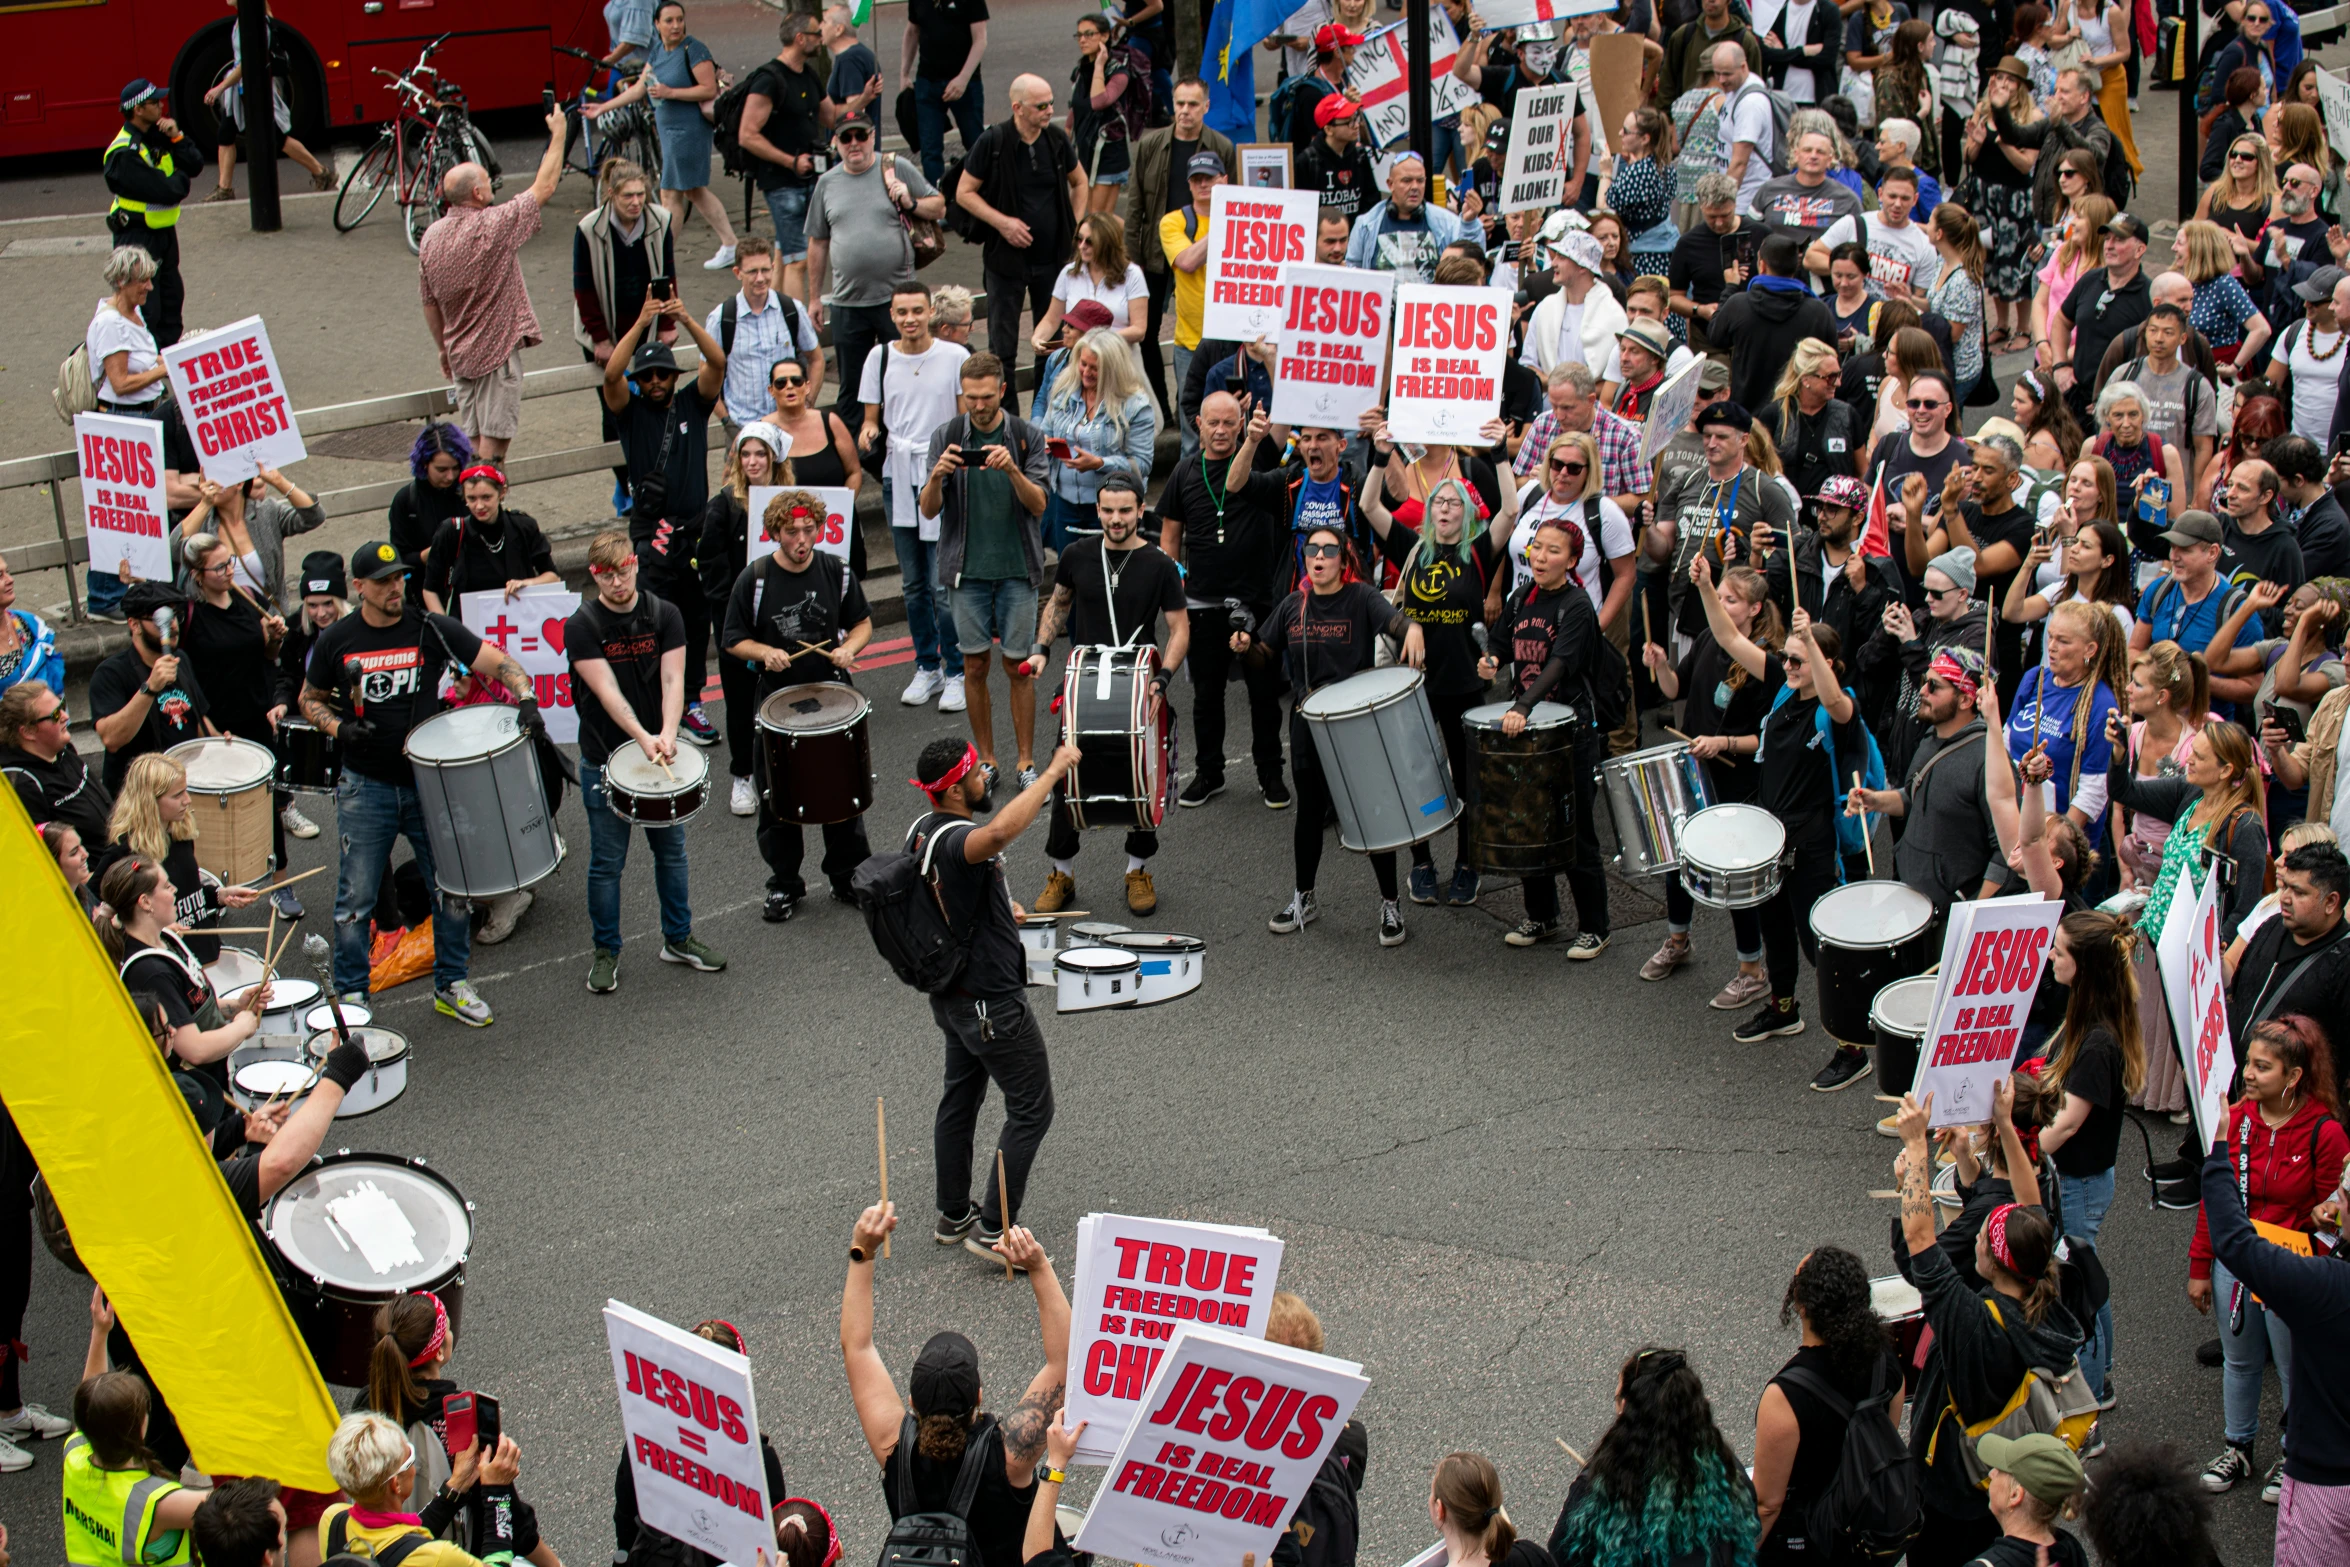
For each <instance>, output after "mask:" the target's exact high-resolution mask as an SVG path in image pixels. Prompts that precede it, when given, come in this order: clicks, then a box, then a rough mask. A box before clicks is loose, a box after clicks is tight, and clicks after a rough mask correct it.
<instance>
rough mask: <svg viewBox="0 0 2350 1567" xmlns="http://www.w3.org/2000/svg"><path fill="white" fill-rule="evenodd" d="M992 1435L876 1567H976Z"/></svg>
mask: <svg viewBox="0 0 2350 1567" xmlns="http://www.w3.org/2000/svg"><path fill="white" fill-rule="evenodd" d="M916 825H920V824H919V823H917V824H916ZM876 858H879V856H876ZM865 863H866V864H867V865H871V864H872V863H873V861H872V860H867V861H866V862H865ZM859 874H860V875H862V874H863V872H862V871H860V872H859ZM994 1430H995V1422H994V1421H993V1420H992V1419H989V1420H982V1421H980V1422H979V1423H978V1424H977V1425H975V1426H973V1427H972V1430H971V1436H970V1439H969V1440H968V1441H966V1442H965V1443H964V1444H963V1467H962V1468H960V1469H958V1470H956V1471H955V1488H954V1489H953V1490H952V1491H950V1492H949V1493H947V1510H946V1511H945V1512H943V1513H901V1514H899V1515H898V1517H897V1518H896V1519H894V1520H893V1521H892V1522H891V1523H890V1526H889V1534H888V1535H887V1537H885V1538H884V1539H883V1540H882V1542H881V1562H880V1567H979V1544H978V1542H977V1541H976V1540H975V1539H974V1538H973V1537H972V1534H971V1504H972V1503H973V1502H974V1501H977V1500H978V1498H979V1478H980V1473H981V1470H982V1468H983V1466H984V1465H985V1464H986V1462H987V1447H988V1443H987V1438H988V1436H989V1434H990V1433H992V1432H993V1431H994ZM914 1436H915V1429H914V1417H913V1416H912V1415H908V1416H907V1417H906V1423H905V1424H904V1425H903V1426H901V1427H899V1428H898V1450H897V1453H896V1454H895V1456H893V1457H892V1459H891V1460H890V1461H891V1462H892V1463H894V1464H896V1465H897V1471H898V1505H899V1506H900V1507H913V1506H915V1505H917V1503H916V1497H915V1491H914Z"/></svg>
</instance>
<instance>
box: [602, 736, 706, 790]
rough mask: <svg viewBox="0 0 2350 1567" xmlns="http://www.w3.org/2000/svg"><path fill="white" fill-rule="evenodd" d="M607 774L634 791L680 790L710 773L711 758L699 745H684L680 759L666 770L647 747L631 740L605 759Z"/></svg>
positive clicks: (698, 781)
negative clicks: (672, 780) (647, 751)
mask: <svg viewBox="0 0 2350 1567" xmlns="http://www.w3.org/2000/svg"><path fill="white" fill-rule="evenodd" d="M672 774H674V775H675V778H676V781H675V782H671V775H672ZM604 776H605V778H606V779H608V780H610V781H611V782H613V783H615V784H618V785H619V786H620V787H621V788H623V789H626V790H627V791H628V792H629V793H630V794H677V793H682V792H683V791H685V790H687V789H691V788H692V787H693V786H694V785H695V784H698V783H700V782H702V781H703V780H704V779H706V778H708V777H709V776H710V759H709V758H708V757H707V756H705V755H703V753H702V748H701V747H700V746H698V745H681V746H679V747H678V748H677V759H676V760H675V761H673V762H671V763H670V764H669V771H668V772H663V771H662V770H661V764H660V763H659V762H656V761H652V760H650V759H649V758H647V757H646V755H645V752H644V747H642V746H640V745H638V744H637V743H636V742H635V741H634V740H630V741H628V742H626V743H625V744H623V745H621V746H619V747H617V748H616V749H615V750H614V751H613V752H612V754H611V755H610V756H608V757H606V758H605V759H604Z"/></svg>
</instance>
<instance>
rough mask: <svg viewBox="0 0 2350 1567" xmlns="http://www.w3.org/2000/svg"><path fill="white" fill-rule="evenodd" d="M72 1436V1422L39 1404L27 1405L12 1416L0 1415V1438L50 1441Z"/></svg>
mask: <svg viewBox="0 0 2350 1567" xmlns="http://www.w3.org/2000/svg"><path fill="white" fill-rule="evenodd" d="M72 1434H73V1422H72V1421H70V1420H68V1419H66V1418H65V1417H64V1416H63V1415H53V1414H51V1413H49V1411H48V1410H47V1409H46V1408H44V1407H43V1406H41V1405H39V1404H27V1405H25V1406H24V1408H22V1409H20V1410H18V1411H17V1412H16V1413H15V1414H13V1415H0V1438H5V1437H19V1436H29V1437H32V1438H34V1439H35V1440H36V1441H51V1440H54V1439H56V1438H57V1437H61V1436H71V1435H72Z"/></svg>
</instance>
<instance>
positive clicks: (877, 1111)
mask: <svg viewBox="0 0 2350 1567" xmlns="http://www.w3.org/2000/svg"><path fill="white" fill-rule="evenodd" d="M873 1137H874V1140H875V1141H876V1142H878V1143H879V1144H880V1145H881V1206H882V1207H883V1208H884V1209H886V1208H888V1207H889V1115H888V1112H887V1109H886V1107H885V1106H884V1105H883V1103H882V1101H881V1099H880V1098H879V1097H876V1098H875V1099H874V1101H873ZM881 1254H882V1255H883V1256H884V1257H886V1256H888V1255H889V1231H887V1230H883V1231H882V1232H881Z"/></svg>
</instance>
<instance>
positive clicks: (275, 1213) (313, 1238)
mask: <svg viewBox="0 0 2350 1567" xmlns="http://www.w3.org/2000/svg"><path fill="white" fill-rule="evenodd" d="M261 1232H262V1234H263V1235H264V1236H265V1237H266V1238H267V1239H268V1241H269V1247H270V1250H271V1251H273V1252H275V1253H276V1254H277V1257H278V1260H279V1262H280V1263H281V1265H282V1266H281V1270H280V1271H281V1273H282V1274H283V1276H284V1277H285V1279H286V1280H287V1288H286V1304H287V1305H288V1306H289V1307H290V1308H291V1309H292V1311H293V1315H294V1325H295V1327H297V1328H298V1329H299V1330H300V1331H301V1334H302V1341H303V1343H305V1344H307V1345H308V1346H309V1347H310V1354H311V1357H312V1358H313V1359H314V1360H316V1361H317V1362H318V1369H319V1372H320V1374H321V1375H323V1376H324V1377H325V1378H326V1379H327V1380H328V1381H329V1382H334V1383H338V1384H340V1385H341V1386H344V1387H365V1386H366V1385H367V1365H368V1360H369V1357H370V1356H371V1355H372V1354H373V1353H374V1351H375V1344H376V1332H375V1313H376V1310H377V1308H378V1307H380V1306H382V1305H383V1304H384V1302H386V1301H388V1300H390V1299H391V1298H392V1297H393V1296H395V1295H403V1294H407V1293H409V1292H411V1291H415V1290H431V1291H432V1292H433V1293H434V1294H435V1295H438V1296H439V1297H440V1298H441V1304H442V1305H443V1306H444V1307H446V1308H448V1312H449V1331H450V1332H451V1333H456V1332H457V1331H458V1330H459V1327H460V1324H461V1319H462V1317H463V1315H464V1311H465V1259H466V1256H467V1254H468V1253H470V1252H471V1251H472V1250H473V1204H471V1203H469V1202H467V1201H466V1200H465V1198H464V1196H463V1194H461V1193H460V1192H459V1191H458V1190H457V1188H456V1187H455V1186H454V1185H453V1184H451V1183H450V1181H449V1180H448V1178H447V1177H446V1176H443V1175H441V1174H440V1173H439V1172H437V1171H435V1170H431V1169H428V1168H426V1167H425V1162H424V1161H423V1160H422V1159H396V1158H393V1157H391V1156H390V1155H388V1154H372V1153H352V1152H351V1151H350V1150H349V1149H342V1150H339V1151H337V1152H335V1153H332V1154H329V1155H327V1156H326V1157H325V1158H323V1159H319V1160H317V1161H315V1162H314V1163H312V1165H311V1166H310V1168H309V1169H307V1170H305V1171H303V1172H302V1173H301V1174H300V1175H297V1176H295V1177H294V1178H293V1180H291V1181H289V1182H288V1183H287V1184H286V1186H285V1188H284V1189H283V1190H282V1191H280V1192H279V1193H278V1194H277V1195H276V1196H275V1197H272V1198H271V1199H270V1200H269V1205H268V1206H267V1207H266V1208H264V1209H263V1210H262V1212H261Z"/></svg>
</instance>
